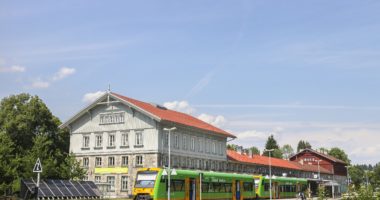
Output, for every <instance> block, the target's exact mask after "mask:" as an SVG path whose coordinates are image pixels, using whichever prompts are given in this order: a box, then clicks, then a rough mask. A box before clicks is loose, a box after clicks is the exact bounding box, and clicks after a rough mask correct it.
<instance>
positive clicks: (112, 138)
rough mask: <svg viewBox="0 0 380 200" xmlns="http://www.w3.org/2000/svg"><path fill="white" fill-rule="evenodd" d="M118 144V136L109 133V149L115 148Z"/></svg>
mask: <svg viewBox="0 0 380 200" xmlns="http://www.w3.org/2000/svg"><path fill="white" fill-rule="evenodd" d="M115 142H116V134H115V133H108V146H107V147H115Z"/></svg>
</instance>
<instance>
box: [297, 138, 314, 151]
mask: <svg viewBox="0 0 380 200" xmlns="http://www.w3.org/2000/svg"><path fill="white" fill-rule="evenodd" d="M302 149H311V145H310V143H309V142H308V141H303V140H300V141H299V142H298V145H297V153H298V152H300V151H301V150H302Z"/></svg>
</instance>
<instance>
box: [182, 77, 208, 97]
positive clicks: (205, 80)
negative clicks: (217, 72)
mask: <svg viewBox="0 0 380 200" xmlns="http://www.w3.org/2000/svg"><path fill="white" fill-rule="evenodd" d="M213 76H214V72H213V71H211V72H209V73H207V74H206V75H205V76H204V77H202V79H201V80H199V81H198V82H197V84H195V85H194V87H193V88H191V90H190V91H189V93H188V94H187V95H186V98H188V97H192V96H194V95H195V94H197V93H199V92H200V91H202V90H203V88H205V87H206V86H207V85H208V84H209V83H210V81H211V79H212V77H213Z"/></svg>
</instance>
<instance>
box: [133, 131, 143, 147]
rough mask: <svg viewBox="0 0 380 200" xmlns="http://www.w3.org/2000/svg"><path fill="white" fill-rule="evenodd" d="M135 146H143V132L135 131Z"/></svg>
mask: <svg viewBox="0 0 380 200" xmlns="http://www.w3.org/2000/svg"><path fill="white" fill-rule="evenodd" d="M135 146H138V147H140V146H144V135H143V131H135Z"/></svg>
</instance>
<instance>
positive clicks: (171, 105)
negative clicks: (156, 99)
mask: <svg viewBox="0 0 380 200" xmlns="http://www.w3.org/2000/svg"><path fill="white" fill-rule="evenodd" d="M164 106H165V107H166V108H168V109H170V110H176V111H179V112H183V113H187V114H192V113H193V112H194V111H195V109H194V108H193V107H191V106H190V104H189V103H188V102H187V101H171V102H165V103H164Z"/></svg>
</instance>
